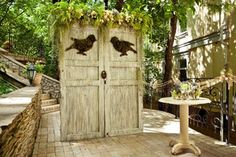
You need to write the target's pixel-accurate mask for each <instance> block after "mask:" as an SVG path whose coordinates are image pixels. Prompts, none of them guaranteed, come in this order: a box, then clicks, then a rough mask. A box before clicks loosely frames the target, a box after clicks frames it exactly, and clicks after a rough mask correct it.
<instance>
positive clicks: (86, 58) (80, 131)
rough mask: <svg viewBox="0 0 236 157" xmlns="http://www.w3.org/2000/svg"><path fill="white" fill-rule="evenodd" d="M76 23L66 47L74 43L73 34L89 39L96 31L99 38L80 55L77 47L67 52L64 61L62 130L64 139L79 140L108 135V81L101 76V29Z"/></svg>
mask: <svg viewBox="0 0 236 157" xmlns="http://www.w3.org/2000/svg"><path fill="white" fill-rule="evenodd" d="M78 28H79V27H78V26H77V25H74V26H73V27H72V29H71V30H70V31H69V32H68V33H65V34H66V35H65V37H64V39H63V43H64V50H65V49H66V48H67V47H69V46H70V45H72V44H73V41H72V40H71V37H73V38H76V39H79V40H80V39H86V38H87V37H88V36H89V35H90V34H93V35H94V36H95V38H96V39H97V41H96V42H94V44H93V46H92V48H91V49H90V50H88V51H86V52H85V54H86V55H82V54H78V53H77V52H78V50H77V49H70V50H68V51H64V56H63V57H62V58H64V60H63V61H61V65H60V67H61V68H62V69H61V72H62V74H61V76H62V77H61V78H62V80H61V83H62V103H61V131H62V132H61V133H62V140H68V141H70V140H79V139H85V138H94V137H103V136H104V99H103V97H104V84H103V82H101V79H100V71H101V70H103V67H102V66H103V62H104V61H103V58H102V54H103V52H99V51H100V50H101V49H99V45H100V44H102V40H100V39H99V31H98V30H97V29H95V28H93V27H91V28H90V27H85V28H79V29H78Z"/></svg>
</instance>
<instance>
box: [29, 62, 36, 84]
mask: <svg viewBox="0 0 236 157" xmlns="http://www.w3.org/2000/svg"><path fill="white" fill-rule="evenodd" d="M27 75H28V79H29V82H30V85H32V82H33V80H34V76H35V68H34V64H32V63H30V64H29V66H28V67H27Z"/></svg>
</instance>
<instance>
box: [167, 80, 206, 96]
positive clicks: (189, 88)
mask: <svg viewBox="0 0 236 157" xmlns="http://www.w3.org/2000/svg"><path fill="white" fill-rule="evenodd" d="M201 93H202V90H201V88H200V87H199V85H198V84H196V83H191V82H188V81H185V82H180V83H177V84H175V85H174V88H173V89H172V91H171V96H172V97H173V98H174V99H179V100H180V99H182V100H186V99H199V97H200V95H201Z"/></svg>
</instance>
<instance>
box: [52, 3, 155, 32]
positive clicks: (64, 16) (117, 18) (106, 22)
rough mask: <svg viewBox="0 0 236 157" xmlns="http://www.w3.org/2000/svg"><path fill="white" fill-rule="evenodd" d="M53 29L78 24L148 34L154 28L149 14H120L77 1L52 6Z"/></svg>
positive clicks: (141, 12)
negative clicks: (123, 27)
mask: <svg viewBox="0 0 236 157" xmlns="http://www.w3.org/2000/svg"><path fill="white" fill-rule="evenodd" d="M51 7H52V8H51V16H50V17H51V19H52V25H51V26H52V27H53V28H54V30H55V28H58V27H65V26H70V25H71V24H73V23H76V22H78V23H79V24H80V25H82V26H85V25H93V26H98V27H99V26H108V27H111V28H114V27H120V26H127V27H131V28H133V29H134V30H136V31H141V32H143V33H146V32H148V31H149V30H150V28H151V27H152V19H151V16H150V15H149V14H147V12H144V11H140V10H137V11H135V10H134V11H132V12H128V11H127V10H124V11H123V12H120V13H119V12H118V11H117V10H105V9H104V6H103V5H101V4H94V5H86V4H84V3H81V2H80V3H78V2H76V1H73V2H70V3H67V2H64V1H61V2H58V3H56V4H54V5H53V6H51Z"/></svg>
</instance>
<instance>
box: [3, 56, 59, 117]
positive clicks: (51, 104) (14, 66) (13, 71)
mask: <svg viewBox="0 0 236 157" xmlns="http://www.w3.org/2000/svg"><path fill="white" fill-rule="evenodd" d="M0 62H1V63H4V65H6V72H4V73H5V74H6V75H8V76H9V77H11V78H12V79H14V80H16V81H18V82H20V83H21V84H22V86H29V80H28V79H27V78H26V77H25V76H24V74H23V70H24V69H25V68H26V67H25V65H23V64H21V63H20V62H18V61H16V60H15V59H14V58H12V57H10V56H6V55H4V54H1V53H0ZM0 71H1V69H0ZM2 72H3V71H2ZM19 88H21V87H19ZM41 89H42V93H43V94H42V97H41V102H42V103H41V105H42V106H41V107H42V113H43V114H45V113H50V112H55V111H59V110H60V104H59V103H58V102H59V101H58V100H59V98H60V82H59V81H58V80H55V79H53V78H51V77H49V76H47V75H43V77H42V81H41Z"/></svg>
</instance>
